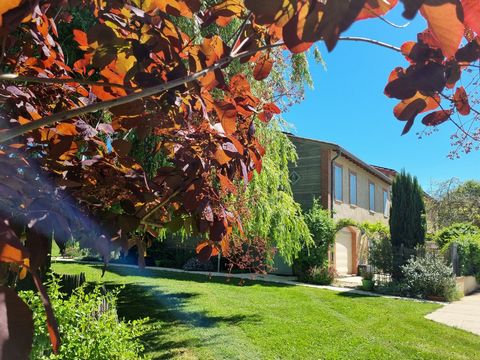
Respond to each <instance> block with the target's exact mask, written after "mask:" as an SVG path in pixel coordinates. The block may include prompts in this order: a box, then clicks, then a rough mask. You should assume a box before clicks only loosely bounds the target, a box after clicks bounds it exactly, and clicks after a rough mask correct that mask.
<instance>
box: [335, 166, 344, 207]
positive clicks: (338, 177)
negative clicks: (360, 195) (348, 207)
mask: <svg viewBox="0 0 480 360" xmlns="http://www.w3.org/2000/svg"><path fill="white" fill-rule="evenodd" d="M334 169H335V170H334V171H335V178H334V186H335V200H338V201H343V168H342V167H341V166H339V165H334Z"/></svg>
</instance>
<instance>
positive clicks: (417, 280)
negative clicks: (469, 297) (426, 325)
mask: <svg viewBox="0 0 480 360" xmlns="http://www.w3.org/2000/svg"><path fill="white" fill-rule="evenodd" d="M402 273H403V277H402V281H401V284H402V286H401V288H402V290H403V291H404V292H405V294H406V295H408V296H412V297H418V298H429V297H432V296H434V297H441V298H443V299H445V300H447V301H451V300H453V299H455V298H456V296H457V289H456V281H455V277H454V275H453V271H452V269H451V268H450V267H449V266H448V265H446V264H445V262H444V260H443V257H441V256H438V255H435V254H433V253H429V252H427V253H426V254H425V256H423V257H416V258H411V259H410V260H408V261H407V263H406V264H405V265H404V266H402Z"/></svg>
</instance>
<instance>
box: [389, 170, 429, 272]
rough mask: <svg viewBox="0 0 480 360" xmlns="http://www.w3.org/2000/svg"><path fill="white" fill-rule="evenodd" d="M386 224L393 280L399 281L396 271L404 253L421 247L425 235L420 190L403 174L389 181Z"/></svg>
mask: <svg viewBox="0 0 480 360" xmlns="http://www.w3.org/2000/svg"><path fill="white" fill-rule="evenodd" d="M389 223H390V234H391V239H392V248H393V256H394V258H395V259H394V269H393V276H394V278H400V277H401V272H400V267H401V266H402V265H403V264H405V262H406V261H407V260H408V256H405V254H406V252H405V251H404V249H415V248H416V247H417V246H418V245H420V246H421V245H423V244H424V243H425V233H426V221H425V204H424V202H423V190H422V188H421V187H420V185H419V183H418V180H417V178H416V177H412V176H411V175H410V174H407V173H406V172H405V171H404V170H403V171H402V172H401V173H400V174H398V175H397V176H396V177H395V179H394V181H393V185H392V207H391V210H390V220H389ZM407 252H408V250H407Z"/></svg>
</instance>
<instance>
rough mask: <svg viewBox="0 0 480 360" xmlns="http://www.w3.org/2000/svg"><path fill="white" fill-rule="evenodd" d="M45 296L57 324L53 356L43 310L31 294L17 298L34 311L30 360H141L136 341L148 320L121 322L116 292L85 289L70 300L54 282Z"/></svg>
mask: <svg viewBox="0 0 480 360" xmlns="http://www.w3.org/2000/svg"><path fill="white" fill-rule="evenodd" d="M48 285H49V288H48V293H49V296H50V300H51V302H52V306H53V308H54V309H55V316H56V317H57V320H58V323H59V330H60V337H61V339H62V346H61V348H60V354H58V355H54V354H53V353H52V348H51V345H50V341H49V338H48V331H47V327H46V317H45V310H44V309H43V305H42V302H41V300H40V298H39V297H38V295H37V294H36V293H34V292H32V291H24V292H20V296H21V297H22V298H23V300H24V301H25V302H26V303H27V304H28V305H29V306H30V308H31V309H32V311H33V318H34V326H35V335H34V340H33V350H32V354H31V356H32V359H39V360H40V359H89V360H104V359H105V360H107V359H108V360H110V359H119V360H120V359H121V360H128V359H140V358H141V355H140V354H141V353H142V352H143V350H144V347H143V345H142V343H141V342H140V340H139V337H140V336H141V335H143V334H144V333H146V331H147V326H146V321H147V320H148V319H142V320H134V321H129V322H125V321H121V320H119V319H118V316H117V311H116V301H117V295H118V291H113V292H108V293H106V294H105V295H104V294H103V292H102V290H101V288H100V287H98V286H97V287H95V288H94V289H93V290H91V291H87V289H86V288H85V286H82V287H79V288H77V289H76V290H74V292H73V294H72V295H71V296H70V297H66V296H65V295H64V294H62V292H61V291H60V283H59V280H58V279H56V278H53V279H52V280H51V281H50V283H49V284H48Z"/></svg>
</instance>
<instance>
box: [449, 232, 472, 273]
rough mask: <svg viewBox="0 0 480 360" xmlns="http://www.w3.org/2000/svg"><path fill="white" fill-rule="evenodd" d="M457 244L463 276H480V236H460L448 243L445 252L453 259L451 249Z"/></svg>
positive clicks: (459, 265)
mask: <svg viewBox="0 0 480 360" xmlns="http://www.w3.org/2000/svg"><path fill="white" fill-rule="evenodd" d="M453 244H457V254H458V267H459V272H460V275H462V276H469V275H472V276H480V234H476V235H473V234H469V235H460V236H459V237H458V238H456V239H453V240H451V241H450V242H449V243H446V244H445V245H444V247H443V249H442V250H443V252H444V253H445V254H446V255H447V257H448V258H449V260H450V261H452V259H451V247H452V245H453Z"/></svg>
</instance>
